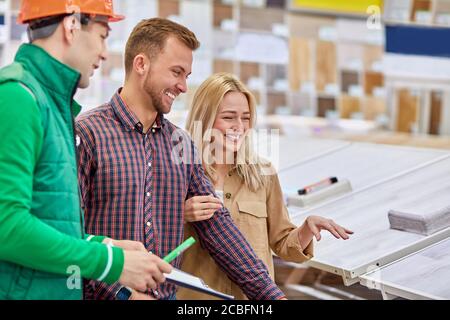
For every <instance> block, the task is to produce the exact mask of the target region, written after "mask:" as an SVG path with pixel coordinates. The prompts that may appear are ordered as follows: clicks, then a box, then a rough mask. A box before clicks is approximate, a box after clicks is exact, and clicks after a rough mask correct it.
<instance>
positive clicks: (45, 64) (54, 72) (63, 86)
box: [15, 44, 81, 115]
mask: <svg viewBox="0 0 450 320" xmlns="http://www.w3.org/2000/svg"><path fill="white" fill-rule="evenodd" d="M15 61H17V62H19V63H21V64H22V65H23V66H24V68H25V69H27V70H28V71H29V72H30V73H31V74H32V75H33V76H34V78H35V79H36V80H37V81H38V82H39V84H40V85H41V86H42V87H44V88H45V89H46V90H47V91H49V92H50V93H52V94H54V95H55V96H57V97H58V99H62V101H64V102H66V103H67V104H62V105H61V107H62V106H66V105H67V106H71V105H72V106H73V110H72V112H73V113H74V115H76V114H78V113H79V111H80V109H81V107H80V105H79V104H78V103H76V102H74V101H73V96H74V95H75V92H76V90H77V88H78V83H79V80H80V73H79V72H78V71H76V70H74V69H72V68H71V67H69V66H68V65H66V64H64V63H62V62H60V61H58V60H56V59H55V58H54V57H52V56H51V55H50V54H49V53H48V52H46V51H45V50H44V49H42V48H40V47H38V46H36V45H34V44H22V45H21V46H20V48H19V50H18V51H17V54H16V57H15ZM58 107H59V104H58ZM61 111H64V110H61Z"/></svg>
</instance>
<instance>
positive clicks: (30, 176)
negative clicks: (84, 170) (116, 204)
mask: <svg viewBox="0 0 450 320" xmlns="http://www.w3.org/2000/svg"><path fill="white" fill-rule="evenodd" d="M121 19H123V17H122V16H119V15H116V14H115V13H114V10H113V5H112V1H111V0H58V1H55V0H23V1H22V6H21V10H20V15H19V18H18V22H20V23H26V24H28V28H27V32H28V36H29V39H30V43H29V44H23V45H22V46H21V47H20V48H19V50H18V52H17V54H16V57H15V61H14V62H13V63H12V64H10V65H9V66H6V67H5V68H2V69H0V136H1V137H2V142H1V144H0V190H1V192H0V244H1V245H0V300H4V299H81V298H82V293H83V292H82V288H83V285H82V279H83V278H86V279H94V280H99V281H104V282H106V283H109V284H112V283H115V282H117V281H118V282H119V283H120V284H122V285H123V286H127V287H131V288H132V289H134V290H136V291H146V290H148V289H149V288H156V286H157V284H158V283H161V282H163V281H164V273H168V272H170V271H171V266H170V265H169V264H167V263H166V262H164V261H163V260H162V259H160V258H158V257H157V256H155V255H150V254H149V253H148V252H147V251H146V250H145V248H144V246H143V245H142V244H141V243H139V242H134V241H126V240H122V241H117V240H112V239H109V238H107V237H105V236H93V235H88V234H85V232H84V216H83V210H82V207H81V205H80V194H79V188H78V182H77V164H76V141H75V138H74V137H75V135H74V125H73V117H74V115H76V114H77V113H78V112H79V111H80V107H79V105H78V104H77V103H76V102H75V101H74V100H73V96H74V94H75V92H76V90H77V88H85V87H87V86H88V85H89V78H90V77H91V76H92V74H93V72H94V69H96V68H98V67H99V65H100V62H101V61H102V60H105V59H106V47H105V39H106V38H107V37H108V33H109V26H108V23H109V22H114V21H119V20H121ZM129 292H131V291H129Z"/></svg>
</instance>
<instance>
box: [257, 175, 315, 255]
mask: <svg viewBox="0 0 450 320" xmlns="http://www.w3.org/2000/svg"><path fill="white" fill-rule="evenodd" d="M266 206H267V219H268V229H269V244H270V248H271V249H272V250H273V252H274V253H275V254H276V255H277V256H279V257H280V258H282V259H283V260H286V261H292V262H298V263H300V262H304V261H307V260H309V259H311V258H312V257H313V240H311V242H310V243H309V244H308V246H307V247H306V248H302V246H301V245H300V241H299V238H298V228H297V227H296V226H295V225H294V224H293V223H292V222H291V220H290V219H289V213H288V211H287V209H286V206H285V205H284V201H283V193H282V190H281V187H280V182H279V180H278V176H277V175H276V174H274V175H273V176H271V181H270V185H269V187H268V188H267V203H266Z"/></svg>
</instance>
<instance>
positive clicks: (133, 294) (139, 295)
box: [129, 290, 156, 300]
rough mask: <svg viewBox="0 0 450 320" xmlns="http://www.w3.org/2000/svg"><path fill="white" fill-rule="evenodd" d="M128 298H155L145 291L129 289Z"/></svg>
mask: <svg viewBox="0 0 450 320" xmlns="http://www.w3.org/2000/svg"><path fill="white" fill-rule="evenodd" d="M129 300H156V299H155V298H153V297H152V296H150V295H148V294H146V293H142V292H137V291H136V290H131V297H130V299H129Z"/></svg>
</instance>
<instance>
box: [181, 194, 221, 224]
mask: <svg viewBox="0 0 450 320" xmlns="http://www.w3.org/2000/svg"><path fill="white" fill-rule="evenodd" d="M222 207H223V204H222V202H221V201H220V200H219V199H217V198H216V197H214V196H212V195H210V196H195V197H192V198H189V199H187V200H186V202H185V203H184V222H196V221H202V220H207V219H210V218H211V217H212V216H213V215H214V212H216V211H217V210H219V209H220V208H222Z"/></svg>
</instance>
